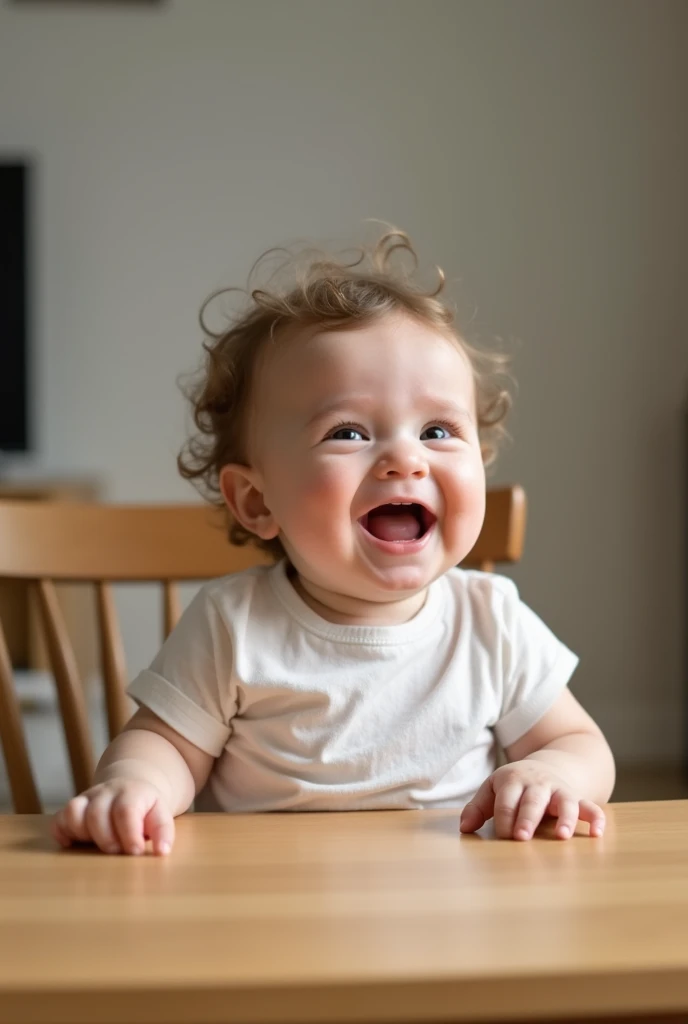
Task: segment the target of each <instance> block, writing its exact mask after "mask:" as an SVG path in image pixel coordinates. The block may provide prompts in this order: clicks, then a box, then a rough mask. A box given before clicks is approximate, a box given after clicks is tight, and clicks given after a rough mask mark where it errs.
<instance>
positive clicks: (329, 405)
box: [307, 393, 375, 427]
mask: <svg viewBox="0 0 688 1024" xmlns="http://www.w3.org/2000/svg"><path fill="white" fill-rule="evenodd" d="M366 406H368V407H374V406H375V396H374V395H361V394H355V393H354V394H351V393H349V394H346V395H338V396H337V397H336V398H331V399H329V400H328V401H327V402H325V403H324V404H323V405H320V406H318V408H317V409H316V411H315V412H314V413H313V415H312V416H311V417H310V418H309V420H308V423H307V426H309V427H311V426H312V425H313V424H314V423H317V421H318V420H322V419H324V418H325V417H326V416H331V415H332V413H333V412H337V411H338V410H339V409H342V408H345V407H346V408H353V407H356V408H363V407H366Z"/></svg>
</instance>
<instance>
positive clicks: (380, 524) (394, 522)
mask: <svg viewBox="0 0 688 1024" xmlns="http://www.w3.org/2000/svg"><path fill="white" fill-rule="evenodd" d="M368 533H372V535H373V537H377V538H378V540H416V539H417V538H418V537H419V536H420V523H419V522H418V520H417V519H416V517H415V516H414V514H413V512H411V509H410V506H408V505H378V507H377V508H374V509H371V511H370V512H369V513H368Z"/></svg>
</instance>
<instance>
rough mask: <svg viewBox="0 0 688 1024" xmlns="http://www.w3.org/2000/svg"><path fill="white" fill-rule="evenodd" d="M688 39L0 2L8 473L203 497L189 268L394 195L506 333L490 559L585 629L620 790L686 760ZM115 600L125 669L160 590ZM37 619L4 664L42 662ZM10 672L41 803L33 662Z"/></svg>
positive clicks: (425, 256) (634, 29)
mask: <svg viewBox="0 0 688 1024" xmlns="http://www.w3.org/2000/svg"><path fill="white" fill-rule="evenodd" d="M687 46H688V4H686V2H685V0H349V2H347V3H346V4H340V3H336V2H334V0H250V2H249V0H159V2H146V0H143V2H136V0H128V2H116V0H111V2H103V0H100V2H99V0H81V2H71V3H69V2H60V0H43V2H40V0H14V2H11V0H0V180H3V179H2V168H4V169H5V171H6V172H7V169H8V168H12V167H13V168H15V169H16V168H22V169H26V174H22V175H21V182H22V184H21V185H20V191H21V189H22V188H24V189H25V192H24V194H25V198H26V203H27V205H26V209H27V217H28V232H27V236H26V239H27V245H28V250H27V251H28V262H27V269H28V275H27V287H28V292H27V294H28V305H27V312H28V321H27V323H28V329H27V337H28V342H29V346H28V350H27V351H28V363H27V366H28V373H27V391H26V395H27V410H26V413H27V423H28V433H27V436H26V437H25V438H24V440H23V441H22V440H21V438H20V439H19V440H17V438H16V437H15V441H14V443H12V440H11V438H10V439H9V440H8V438H7V437H6V438H5V443H4V444H3V443H2V442H1V440H0V449H3V448H4V449H5V450H4V451H3V452H2V454H0V496H1V495H2V494H3V493H4V494H5V495H8V494H12V493H15V494H16V493H18V492H19V491H21V490H22V488H23V489H26V488H28V489H29V490H31V489H34V491H35V492H36V493H37V494H45V493H47V494H51V495H54V494H55V493H64V494H67V495H72V496H74V495H77V496H78V495H94V496H97V497H99V498H102V499H104V500H107V501H116V502H139V501H141V502H149V501H186V500H195V492H194V491H193V490H192V489H191V487H190V486H189V485H188V484H187V483H185V482H184V481H182V480H181V479H180V478H179V477H178V475H177V471H176V464H175V458H176V453H177V451H178V449H179V447H180V445H181V443H182V441H183V440H184V437H185V430H186V427H187V414H186V409H185V405H184V402H183V400H182V397H181V395H180V392H179V390H178V387H177V383H176V381H177V377H178V375H179V374H180V373H184V372H186V371H189V370H192V369H193V368H194V367H195V366H196V364H197V361H198V358H199V355H200V351H201V349H200V345H201V340H202V338H201V332H200V329H199V327H198V323H197V314H198V310H199V306H200V304H201V302H202V301H203V299H204V298H205V297H206V295H207V294H208V293H209V292H210V291H211V290H212V289H213V288H216V287H218V286H222V285H226V284H239V285H241V284H243V283H244V281H245V278H246V273H247V271H248V269H249V267H250V265H251V264H252V262H253V260H254V259H255V258H256V257H257V256H258V255H259V254H260V253H261V252H262V251H263V250H264V249H265V248H267V247H269V246H272V245H277V244H280V243H284V242H289V241H291V240H293V239H298V238H312V239H315V240H316V241H320V242H335V243H336V242H342V243H349V242H351V241H356V240H357V239H358V238H360V237H361V235H362V233H366V234H368V235H369V234H370V228H369V226H366V225H365V223H364V222H365V220H366V218H381V219H383V220H386V221H390V222H392V223H394V224H396V225H398V226H400V227H402V228H404V229H405V230H406V231H408V232H409V233H410V234H411V236H412V238H413V240H414V242H415V244H416V246H417V248H418V251H419V254H420V257H421V261H422V263H423V264H424V265H425V266H428V267H430V268H431V267H432V265H433V264H435V263H437V264H440V265H441V266H443V267H444V269H445V271H446V272H447V275H448V277H449V280H450V284H449V292H450V294H452V295H453V297H454V298H455V299H456V300H457V303H458V305H459V309H460V311H461V323H462V326H463V328H464V330H465V332H466V334H467V336H468V337H469V338H470V339H474V340H478V341H481V340H482V341H484V342H485V343H486V344H490V343H491V342H492V341H493V340H494V339H495V338H500V339H503V344H504V345H506V346H507V348H508V349H509V350H510V351H512V352H513V354H514V372H515V375H516V377H517V379H518V382H519V389H518V393H517V396H516V404H515V410H514V415H513V418H512V420H511V433H512V435H513V443H512V445H511V446H510V447H509V448H508V450H506V451H505V452H504V454H503V455H502V457H501V459H500V461H499V463H498V466H497V468H496V471H495V473H494V474H493V477H492V480H493V482H518V483H521V484H522V485H523V486H524V488H525V490H526V493H527V496H528V503H529V511H528V527H527V538H526V548H525V554H524V558H523V561H522V563H521V564H520V565H519V566H517V567H515V569H514V570H513V571H511V570H510V571H509V574H510V575H512V576H513V577H514V579H515V580H516V581H517V583H518V585H519V587H520V589H521V593H522V596H523V597H524V599H525V600H526V601H527V602H528V603H529V604H530V605H531V606H532V607H533V608H534V609H535V610H536V611H537V612H538V613H539V614H540V615H541V616H542V617H543V618H544V619H545V621H546V622H547V623H548V624H549V625H550V626H551V627H552V629H553V630H554V631H555V632H556V633H557V634H558V635H559V636H560V637H561V638H562V640H564V642H565V643H567V644H568V645H569V646H570V647H572V648H573V649H574V650H575V651H576V652H577V653H578V654H579V655H580V657H581V664H580V667H579V669H578V671H577V673H576V676H575V679H574V681H573V685H572V689H573V691H574V693H575V694H576V695H577V696H578V698H579V699H580V700H581V701H582V702H583V704H584V705H585V706H586V707H587V709H588V710H589V711H590V712H591V714H592V715H593V716H594V717H595V718H596V719H597V721H598V722H599V724H600V725H601V726H602V728H603V729H604V730H605V732H606V734H607V736H608V737H609V739H610V741H611V744H612V747H613V748H614V751H615V753H616V756H617V758H618V759H619V761H620V763H621V766H622V774H621V782H620V787H619V789H618V790H617V796H619V795H620V796H626V795H629V796H632V797H636V796H637V797H641V796H646V795H649V796H652V795H658V796H666V795H671V794H672V793H673V792H678V791H680V790H681V787H682V786H683V782H682V776H681V771H682V767H681V766H682V764H683V762H684V761H685V759H686V722H687V721H688V714H687V712H686V707H687V705H688V685H686V664H685V660H684V637H685V635H686V624H687V614H686V592H687V586H688V584H687V565H688V562H687V559H686V549H687V546H688V545H687V540H688V526H687V516H686V501H685V495H686V480H687V478H688V431H687V430H686V399H687V395H688V387H687V384H688V328H687V326H686V321H687V316H686V313H687V308H686V307H687V299H686V294H687V288H686V283H685V282H686V271H687V270H688V263H687V259H688V257H687V255H686V254H687V252H688V117H687V110H688V62H687V61H686V57H685V55H686V52H687ZM4 180H5V182H6V183H7V182H9V183H10V184H9V186H8V187H15V186H16V183H17V179H16V178H15V179H14V185H12V182H11V181H10V176H8V174H7V173H6V174H5V177H4ZM9 194H10V193H6V195H9ZM13 194H14V193H13ZM17 194H18V193H17ZM12 202H13V207H12V208H13V209H14V210H15V211H16V210H17V209H19V207H18V206H17V205H16V201H15V200H13V201H12ZM4 223H5V225H6V224H7V223H9V222H8V221H5V222H4ZM3 275H4V276H5V279H6V281H7V280H9V278H8V276H7V275H8V271H7V268H4V269H3ZM9 344H10V341H9V340H8V336H2V337H0V346H2V349H3V354H4V357H5V360H4V362H3V363H0V374H2V375H3V376H4V378H5V379H4V381H0V393H1V394H2V396H3V404H5V405H7V404H8V403H9V404H12V403H14V404H15V405H16V399H17V394H18V391H17V389H18V388H19V387H20V385H19V384H17V383H16V382H14V379H13V382H12V383H10V373H16V370H17V366H18V365H19V362H18V361H17V358H16V356H10V350H9ZM8 429H9V428H8ZM11 449H20V450H11ZM22 449H23V450H22ZM119 602H120V611H121V615H122V620H123V631H124V635H125V641H126V644H127V648H128V652H129V669H130V674H132V675H133V674H135V673H136V672H137V671H138V670H139V669H140V668H142V667H144V666H145V664H146V663H147V662H148V660H149V659H150V658H151V657H152V655H153V653H154V651H155V648H156V646H157V642H158V633H157V624H158V614H159V613H158V608H157V605H155V599H154V597H153V595H152V594H149V593H145V592H142V591H141V590H136V589H135V588H123V589H122V591H121V593H120V595H119ZM77 607H78V611H77V612H76V616H77V621H78V622H79V624H80V625H81V626H83V624H84V623H87V622H88V621H89V616H90V614H91V613H90V611H89V609H88V608H86V607H84V606H83V605H79V606H77ZM82 632H84V634H86V633H87V632H88V630H87V629H85V628H84V629H83V630H82ZM17 643H18V644H19V645H20V646H21V643H20V641H19V640H17ZM22 643H23V641H22ZM28 643H29V642H28V640H27V641H26V642H25V643H24V646H23V647H22V649H21V651H18V654H17V659H16V660H17V665H18V668H19V669H25V670H27V669H31V668H34V669H35V668H36V667H40V666H39V662H40V658H38V657H37V656H36V657H34V656H33V655H32V654H31V652H29V653H28V654H27V650H28V647H27V645H28ZM80 657H82V658H83V663H84V667H85V671H86V674H87V676H88V674H89V665H90V662H89V658H90V654H89V652H88V651H85V652H82V654H80ZM20 676H21V685H22V686H23V687H24V693H25V705H26V707H27V708H29V709H30V708H31V707H32V704H31V701H32V699H33V702H34V703H33V708H34V712H35V717H34V721H33V722H32V723H31V722H30V723H29V727H30V729H32V730H33V732H32V736H33V739H32V746H33V748H34V749H35V750H36V751H38V752H39V755H40V757H42V758H43V769H42V770H43V776H44V778H43V781H44V782H45V783H46V785H47V786H48V790H49V792H48V794H47V798H48V802H50V800H51V799H52V800H55V801H58V802H59V801H60V800H61V799H62V791H63V788H64V787H68V782H67V781H66V779H67V776H66V769H65V770H64V772H63V770H62V768H60V767H58V762H60V763H61V757H62V751H61V746H60V744H61V737H60V736H59V732H58V730H57V728H56V726H55V721H54V714H53V715H52V716H51V714H50V712H49V708H48V709H47V710H46V708H47V705H49V703H50V697H49V693H50V691H49V688H48V689H45V687H44V688H43V689H41V685H40V678H39V676H35V675H33V674H32V673H31V672H24V673H22V672H20ZM32 680H33V681H34V682H35V681H36V680H38V682H37V683H36V688H35V689H33V690H32V688H31V687H32V685H33V683H32ZM93 693H94V694H95V693H96V690H95V689H94V690H93ZM32 695H33V698H32ZM93 700H94V701H96V697H95V696H94V697H93ZM42 702H43V703H42ZM45 702H47V705H46V703H45ZM41 708H42V709H43V710H42V711H41V710H40V709H41ZM101 735H104V734H101ZM51 787H52V788H51ZM1 792H2V791H1V789H0V798H1Z"/></svg>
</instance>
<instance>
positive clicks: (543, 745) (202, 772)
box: [52, 231, 614, 854]
mask: <svg viewBox="0 0 688 1024" xmlns="http://www.w3.org/2000/svg"><path fill="white" fill-rule="evenodd" d="M398 250H402V255H403V253H404V251H405V253H406V255H411V256H414V253H413V249H412V248H411V244H410V242H409V240H408V238H407V237H406V236H405V235H404V234H402V233H401V232H397V231H391V232H388V233H387V234H385V235H384V236H383V237H382V238H381V240H380V241H379V242H378V243H377V245H376V246H375V247H373V248H372V249H370V250H363V251H362V253H361V254H360V258H359V259H357V260H356V262H346V261H343V260H338V259H335V258H328V257H324V256H322V255H320V256H316V255H311V256H310V257H309V259H308V261H307V263H306V264H305V266H302V267H301V268H300V270H299V272H298V273H297V274H296V275H293V276H292V278H291V280H290V283H289V284H288V285H287V286H278V285H277V284H275V283H273V285H272V286H271V287H269V288H266V289H253V290H251V291H250V295H249V300H250V305H249V308H248V309H247V310H246V311H245V312H244V313H243V314H242V315H240V316H237V317H235V319H234V321H233V323H232V324H231V326H230V327H229V329H227V330H225V331H223V332H221V333H219V334H210V340H209V341H208V342H207V343H206V353H207V360H206V365H205V370H204V373H203V377H202V378H201V379H200V381H199V382H198V383H197V386H196V388H195V389H194V391H193V392H192V397H193V400H194V406H195V422H196V425H197V427H198V428H199V433H198V434H197V436H196V437H194V438H193V439H192V440H191V442H190V444H189V445H188V446H187V448H186V450H185V451H184V452H183V453H182V455H181V456H180V460H179V461H180V469H181V471H182V473H183V475H184V476H186V477H187V478H189V479H194V480H196V481H199V482H200V483H201V484H203V485H205V488H206V491H207V492H208V493H209V494H211V495H213V496H214V498H215V500H216V501H218V502H219V503H223V504H224V505H225V506H226V508H227V510H228V516H229V521H230V538H231V540H232V541H233V542H234V543H246V542H248V541H251V542H253V543H257V544H258V545H260V546H261V547H262V548H264V549H267V550H268V551H269V552H270V553H271V554H273V555H274V556H275V559H276V561H275V564H274V565H270V566H268V565H262V566H260V567H257V568H253V569H250V570H248V571H245V572H242V573H237V574H236V575H231V576H227V577H225V578H222V579H218V580H214V581H212V582H210V583H208V584H206V585H205V586H203V587H202V588H201V589H200V591H199V592H198V594H197V595H196V597H195V598H194V600H193V601H192V602H191V604H190V605H189V607H188V608H187V610H186V611H185V613H184V615H183V616H182V618H181V620H180V622H179V624H178V626H177V628H176V629H175V630H174V631H173V632H172V634H171V635H170V637H169V638H168V640H167V641H166V642H165V644H164V645H163V647H162V649H161V650H160V652H159V653H158V654H157V656H156V657H155V659H154V660H153V663H152V664H151V666H150V668H149V669H146V670H145V671H143V672H142V673H141V674H140V675H139V676H138V677H137V678H136V679H135V680H134V682H133V683H132V684H131V686H130V687H129V691H128V692H129V694H130V695H131V696H132V697H133V699H134V700H135V701H136V702H137V704H138V710H137V711H136V713H135V714H134V716H133V718H132V719H131V721H130V722H129V723H128V725H127V726H126V728H125V729H124V731H123V732H122V733H121V734H120V735H119V736H118V737H117V738H116V739H115V740H114V741H113V742H112V743H111V744H110V746H109V747H108V748H107V750H106V751H105V753H104V754H103V756H102V758H101V760H100V762H99V764H98V768H97V770H96V776H95V780H94V784H93V786H91V788H90V789H88V790H86V792H84V793H82V794H81V795H79V796H77V797H75V798H74V799H72V800H70V801H69V803H67V805H66V806H65V807H64V808H62V809H61V810H60V811H59V812H58V814H57V815H56V816H55V817H54V819H53V821H52V832H53V835H54V837H55V839H56V840H57V841H58V842H59V843H60V844H62V845H63V846H65V847H66V846H69V845H70V844H71V843H73V842H93V843H95V844H97V846H98V847H99V848H100V849H101V850H103V851H104V852H106V853H128V854H140V853H143V852H144V849H145V846H144V844H145V841H146V840H148V839H150V840H151V843H152V850H153V852H154V853H158V854H166V853H168V852H169V850H170V849H171V847H172V844H173V842H174V835H175V827H174V818H175V816H177V815H179V814H183V813H184V811H186V810H188V809H189V807H190V806H191V805H192V803H193V802H194V801H196V803H195V806H196V807H197V808H198V809H201V810H223V811H231V812H255V811H289V810H293V811H324V810H333V811H334V810H339V811H343V810H367V809H385V808H390V809H392V808H427V807H461V808H462V812H461V818H460V827H461V831H462V832H475V831H476V830H477V829H479V828H481V826H482V825H483V824H484V823H485V822H486V821H487V820H488V819H490V818H494V823H495V832H496V835H497V836H498V837H500V838H511V839H517V840H527V839H530V838H531V836H532V835H533V833H534V831H535V829H536V828H537V826H538V825H539V823H540V821H541V820H542V819H543V818H544V817H545V816H547V815H550V816H553V818H554V819H556V821H555V834H556V836H558V837H559V838H561V839H566V838H568V837H570V836H571V835H572V834H573V833H574V830H575V829H576V825H577V823H578V821H579V820H580V821H584V822H587V823H588V824H589V833H590V835H591V836H601V835H602V833H603V831H604V826H605V816H604V813H603V811H602V810H601V807H600V805H601V804H604V803H605V802H606V801H607V800H608V799H609V796H610V794H611V791H612V787H613V784H614V762H613V759H612V755H611V752H610V750H609V747H608V746H607V743H606V742H605V739H604V737H603V735H602V733H601V732H600V729H599V728H598V727H597V725H596V724H595V723H594V722H593V720H592V719H591V718H590V717H589V715H588V714H587V713H586V712H585V711H584V710H583V708H582V707H581V706H580V704H579V703H578V702H577V701H576V699H575V698H574V697H573V696H572V694H571V693H570V691H569V690H568V688H567V684H568V682H569V679H570V678H571V675H572V673H573V671H574V669H575V667H576V664H577V660H578V659H577V658H576V656H575V655H574V654H573V653H572V652H571V651H570V650H568V648H566V647H565V646H564V645H563V644H562V643H561V642H560V641H559V640H557V638H556V637H555V636H554V635H553V634H552V633H551V632H550V630H549V629H548V628H547V626H546V625H545V624H544V623H543V622H542V621H541V619H539V618H538V617H537V616H536V615H535V614H534V613H533V612H532V611H531V610H530V609H529V608H528V607H527V606H526V605H524V604H523V602H522V601H521V600H520V598H519V595H518V592H517V589H516V587H515V586H514V584H513V583H512V582H511V581H510V580H508V579H507V578H505V577H502V576H499V575H494V574H490V573H482V572H476V571H467V570H462V569H460V568H456V566H457V565H458V564H459V563H460V562H461V561H462V559H464V558H465V557H466V555H467V554H468V553H469V552H470V551H471V549H472V547H473V545H474V544H475V542H476V540H477V538H478V535H479V533H480V530H481V526H482V523H483V517H484V513H485V464H486V462H487V461H489V459H490V458H491V457H492V455H493V454H494V448H495V444H496V441H498V439H499V436H500V433H501V432H502V431H503V422H502V421H503V418H504V414H505V412H506V409H507V406H508V395H507V393H506V392H505V391H504V390H503V389H502V388H501V386H500V384H499V376H498V372H497V371H498V370H499V368H500V364H499V360H498V357H496V356H495V357H490V356H489V355H487V354H485V353H481V352H479V351H478V350H476V349H475V348H473V347H472V346H469V345H468V344H467V342H466V341H465V340H464V339H463V338H462V337H461V336H460V335H459V334H458V332H457V330H456V329H455V327H454V326H453V315H452V313H451V311H450V310H449V308H448V307H447V305H446V304H445V303H444V302H443V301H442V300H441V299H440V298H439V295H440V292H441V286H442V283H443V278H442V276H441V274H440V288H439V289H438V290H436V291H434V292H433V293H430V294H429V293H427V292H426V291H423V290H422V289H421V288H420V286H419V285H418V284H415V283H414V276H413V274H411V273H410V272H408V271H405V270H404V269H403V266H402V267H401V268H400V267H398V266H397V263H398V256H399V253H398ZM403 262H404V261H403V260H402V263H403ZM209 333H210V332H209ZM498 745H499V748H501V749H502V750H503V751H504V753H505V755H506V761H507V763H505V764H502V765H501V767H497V749H498Z"/></svg>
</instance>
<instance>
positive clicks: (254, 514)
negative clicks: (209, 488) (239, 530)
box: [219, 463, 279, 540]
mask: <svg viewBox="0 0 688 1024" xmlns="http://www.w3.org/2000/svg"><path fill="white" fill-rule="evenodd" d="M219 483H220V491H221V492H222V497H223V498H224V499H225V504H226V505H227V508H228V509H229V511H230V512H231V513H232V515H233V516H234V518H235V519H236V521H237V522H238V523H240V524H241V525H242V526H243V527H244V528H245V529H246V530H249V531H250V532H251V533H255V535H256V536H257V537H260V538H261V539H262V540H271V539H272V538H273V537H276V536H277V535H278V533H279V526H278V525H277V523H276V522H275V519H274V516H273V515H272V512H271V511H270V509H269V508H267V506H266V505H265V502H264V501H263V488H262V480H261V476H260V473H259V472H258V471H257V470H255V469H252V468H251V467H250V466H242V465H240V464H239V463H230V464H228V465H227V466H223V467H222V469H221V470H220V474H219Z"/></svg>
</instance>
